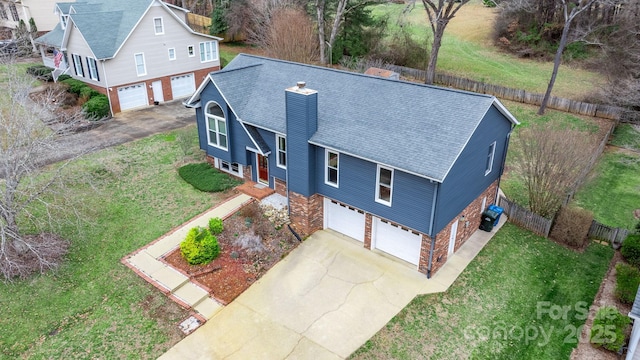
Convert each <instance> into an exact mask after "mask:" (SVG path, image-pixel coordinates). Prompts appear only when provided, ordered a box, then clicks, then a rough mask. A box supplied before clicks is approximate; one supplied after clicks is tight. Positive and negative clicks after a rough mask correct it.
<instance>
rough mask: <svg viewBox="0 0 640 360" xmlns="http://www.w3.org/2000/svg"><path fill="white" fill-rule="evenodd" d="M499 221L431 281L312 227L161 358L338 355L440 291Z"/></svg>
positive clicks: (397, 262) (346, 353)
mask: <svg viewBox="0 0 640 360" xmlns="http://www.w3.org/2000/svg"><path fill="white" fill-rule="evenodd" d="M505 220H506V218H505V216H502V217H501V221H500V224H499V225H498V226H497V227H495V228H494V230H493V231H492V232H491V233H487V232H484V231H477V232H476V233H475V234H474V235H472V236H471V238H470V239H469V240H468V241H467V242H466V243H465V244H464V245H463V246H462V247H461V248H460V249H459V250H458V252H457V253H456V254H454V255H453V256H452V257H451V258H450V259H449V261H447V263H446V264H445V265H444V266H443V267H442V268H441V269H440V271H438V273H437V274H436V275H435V276H434V277H433V278H432V279H427V278H426V277H425V276H424V275H423V274H420V273H418V272H417V271H416V270H415V268H414V267H413V266H410V265H408V264H407V263H404V262H402V261H400V260H395V259H393V258H391V257H389V256H386V255H382V254H381V253H378V252H376V251H369V250H366V249H363V248H362V244H361V243H358V242H356V241H355V240H352V239H350V238H348V237H345V236H343V235H340V234H338V233H336V232H333V231H330V230H323V231H318V232H316V233H314V234H313V235H312V236H311V237H309V238H308V239H307V240H305V241H304V242H303V243H302V244H300V245H299V246H298V247H297V248H296V249H294V250H293V251H292V252H291V253H290V254H289V255H288V256H287V257H286V258H284V259H283V260H282V261H280V262H279V263H278V264H276V265H275V266H274V267H273V268H271V270H269V272H267V274H265V275H264V276H263V277H262V278H261V279H260V280H258V281H257V282H256V283H254V284H253V285H252V286H251V287H250V288H249V289H248V290H247V291H245V292H244V293H243V294H241V295H240V296H239V297H238V298H236V300H234V301H233V302H232V303H231V304H229V305H228V306H226V307H225V308H223V309H221V310H219V311H217V312H216V314H215V315H214V316H213V317H212V318H211V319H210V320H209V321H208V322H207V323H205V324H204V325H203V326H201V327H200V328H199V329H197V330H196V331H195V332H194V333H192V334H191V335H189V336H188V337H186V338H185V339H183V340H182V341H181V342H179V343H178V344H176V345H175V346H174V347H173V348H171V349H170V350H169V351H168V352H167V353H165V354H164V355H163V356H162V357H161V359H163V360H170V359H176V360H177V359H285V358H286V359H310V358H311V359H340V358H346V357H348V356H349V355H350V354H351V353H352V352H353V351H355V350H356V349H358V348H359V347H360V346H362V344H364V343H365V341H367V340H368V339H369V338H370V337H372V336H373V335H374V334H375V333H376V332H378V331H379V330H380V329H381V328H382V327H383V326H384V325H385V324H387V322H388V321H389V320H391V318H392V317H393V316H395V315H396V314H397V313H398V312H399V311H400V310H401V309H402V308H404V307H405V306H406V305H407V304H408V303H409V301H411V299H413V298H414V297H415V296H416V295H419V294H427V293H437V292H443V291H446V290H447V289H448V288H449V286H451V284H452V283H453V282H454V281H455V280H456V279H457V278H458V276H459V275H460V273H461V272H462V271H463V270H464V269H465V268H466V266H467V265H468V264H469V263H470V262H471V260H473V258H474V257H475V256H476V255H477V254H478V252H479V251H480V250H481V249H482V248H483V247H484V246H485V245H486V243H487V242H488V241H489V240H490V239H491V237H492V236H493V235H494V234H495V233H496V231H498V229H500V227H501V226H502V224H504V222H505Z"/></svg>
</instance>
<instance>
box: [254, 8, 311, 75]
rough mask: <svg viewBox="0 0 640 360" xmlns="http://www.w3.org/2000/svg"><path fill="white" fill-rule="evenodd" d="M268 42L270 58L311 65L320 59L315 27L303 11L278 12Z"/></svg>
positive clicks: (284, 10)
mask: <svg viewBox="0 0 640 360" xmlns="http://www.w3.org/2000/svg"><path fill="white" fill-rule="evenodd" d="M266 42H267V46H266V50H267V55H268V56H270V57H275V58H278V59H283V60H289V61H296V62H301V63H311V62H313V61H316V60H317V58H318V42H317V38H316V34H315V29H314V25H313V22H312V21H311V19H310V18H309V16H308V15H307V14H306V13H305V12H304V11H303V10H302V9H294V8H284V9H278V10H276V11H275V12H274V13H273V16H272V19H271V26H270V27H269V32H268V34H267V39H266Z"/></svg>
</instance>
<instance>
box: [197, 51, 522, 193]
mask: <svg viewBox="0 0 640 360" xmlns="http://www.w3.org/2000/svg"><path fill="white" fill-rule="evenodd" d="M209 78H210V80H209V81H211V82H214V83H215V86H216V87H217V88H218V89H219V90H220V91H221V92H222V94H223V96H224V97H225V99H226V100H227V101H228V103H229V106H230V107H231V108H232V110H233V111H234V113H235V114H236V115H237V117H238V118H239V119H240V120H241V121H243V122H246V123H249V124H252V125H255V126H257V127H261V128H265V129H269V130H271V131H274V132H278V133H286V118H285V103H284V101H285V97H284V89H285V88H288V87H290V86H293V85H294V84H296V82H297V81H305V82H306V83H307V87H308V88H310V89H313V90H316V91H318V130H317V131H316V133H315V134H314V135H313V136H312V137H311V139H310V142H311V143H313V144H316V145H319V146H323V147H328V148H332V149H335V150H338V151H341V152H344V153H348V154H351V155H353V156H357V157H361V158H364V159H367V160H370V161H373V162H377V163H381V164H385V165H388V166H392V167H394V168H397V169H401V170H404V171H407V172H410V173H413V174H416V175H419V176H422V177H426V178H429V179H432V180H436V181H443V180H444V178H445V176H446V174H447V172H448V171H449V169H450V168H451V166H452V165H453V163H454V162H455V161H456V159H457V157H458V156H459V154H460V153H461V152H462V150H463V149H464V147H465V145H466V144H467V142H468V141H469V139H470V138H471V136H472V135H473V133H474V131H475V130H476V128H477V126H478V124H479V123H480V121H482V119H483V118H484V116H485V114H486V113H487V111H488V110H489V108H491V107H492V106H497V107H498V108H499V109H501V113H502V114H503V115H504V117H505V119H504V121H511V122H512V123H514V124H517V121H516V120H515V118H513V116H512V115H511V114H510V113H508V111H507V110H506V109H504V107H502V106H501V105H496V104H499V101H498V100H497V99H496V98H495V97H493V96H489V95H483V94H476V93H470V92H464V91H457V90H451V89H445V88H439V87H435V86H427V85H423V84H416V83H410V82H404V81H394V80H388V79H382V78H378V77H373V76H366V75H362V74H357V73H350V72H345V71H338V70H334V69H329V68H323V67H316V66H311V65H305V64H297V63H291V62H286V61H280V60H273V59H267V58H261V57H256V56H251V55H244V54H241V55H238V56H237V57H236V58H235V59H234V60H233V61H232V62H231V63H229V64H228V65H227V67H225V68H224V69H223V70H221V71H218V72H215V73H211V74H210V76H209ZM204 86H207V85H206V83H205V84H203V85H202V86H201V88H200V89H199V90H198V92H196V94H194V96H193V97H192V98H191V99H189V101H188V103H195V102H197V101H198V100H199V94H200V92H201V90H202V89H203V88H204Z"/></svg>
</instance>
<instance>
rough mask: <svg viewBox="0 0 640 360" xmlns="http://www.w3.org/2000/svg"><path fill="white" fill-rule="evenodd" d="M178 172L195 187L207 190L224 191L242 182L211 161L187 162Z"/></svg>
mask: <svg viewBox="0 0 640 360" xmlns="http://www.w3.org/2000/svg"><path fill="white" fill-rule="evenodd" d="M178 174H179V175H180V177H181V178H182V179H184V181H186V182H188V183H189V184H191V185H192V186H193V187H194V188H196V189H198V190H200V191H206V192H218V191H224V190H227V189H229V188H232V187H234V186H236V185H239V184H240V183H241V182H240V181H239V180H236V179H234V178H232V177H231V176H229V175H228V174H225V173H223V172H221V171H218V170H217V169H215V168H213V167H212V166H211V165H209V163H196V164H187V165H185V166H183V167H181V168H179V169H178Z"/></svg>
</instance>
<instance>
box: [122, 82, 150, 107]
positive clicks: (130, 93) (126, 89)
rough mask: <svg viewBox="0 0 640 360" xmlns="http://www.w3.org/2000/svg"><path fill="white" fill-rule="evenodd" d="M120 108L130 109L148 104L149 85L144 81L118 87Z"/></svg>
mask: <svg viewBox="0 0 640 360" xmlns="http://www.w3.org/2000/svg"><path fill="white" fill-rule="evenodd" d="M118 99H119V100H120V110H122V111H124V110H128V109H133V108H137V107H141V106H147V105H149V103H148V102H147V87H146V86H145V84H144V83H142V84H135V85H129V86H123V87H121V88H118Z"/></svg>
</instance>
